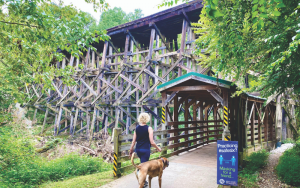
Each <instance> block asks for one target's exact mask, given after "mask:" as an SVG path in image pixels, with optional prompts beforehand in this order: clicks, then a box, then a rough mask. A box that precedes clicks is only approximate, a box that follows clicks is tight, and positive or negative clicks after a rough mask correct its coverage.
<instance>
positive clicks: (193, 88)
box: [166, 85, 217, 91]
mask: <svg viewBox="0 0 300 188" xmlns="http://www.w3.org/2000/svg"><path fill="white" fill-rule="evenodd" d="M213 89H217V87H216V86H214V85H200V86H177V87H171V88H169V89H166V91H203V90H213Z"/></svg>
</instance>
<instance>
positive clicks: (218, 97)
mask: <svg viewBox="0 0 300 188" xmlns="http://www.w3.org/2000/svg"><path fill="white" fill-rule="evenodd" d="M207 91H208V92H209V93H210V94H211V96H213V97H214V98H215V99H216V100H217V101H218V102H219V103H221V105H223V99H222V97H221V96H220V95H219V94H218V93H217V92H215V90H207ZM227 100H228V99H227ZM227 106H228V105H227Z"/></svg>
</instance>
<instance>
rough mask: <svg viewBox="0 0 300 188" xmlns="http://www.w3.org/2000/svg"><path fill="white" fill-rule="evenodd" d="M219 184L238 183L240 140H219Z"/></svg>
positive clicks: (232, 184)
mask: <svg viewBox="0 0 300 188" xmlns="http://www.w3.org/2000/svg"><path fill="white" fill-rule="evenodd" d="M217 144H218V148H217V150H218V165H217V167H218V170H217V173H218V174H217V184H220V185H231V186H237V185H238V142H237V141H221V140H218V142H217Z"/></svg>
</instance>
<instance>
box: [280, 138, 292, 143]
mask: <svg viewBox="0 0 300 188" xmlns="http://www.w3.org/2000/svg"><path fill="white" fill-rule="evenodd" d="M288 143H292V144H294V143H295V141H294V140H293V139H291V138H287V139H286V140H283V141H282V144H288Z"/></svg>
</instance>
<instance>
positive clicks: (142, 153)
mask: <svg viewBox="0 0 300 188" xmlns="http://www.w3.org/2000/svg"><path fill="white" fill-rule="evenodd" d="M136 153H137V155H138V157H139V158H140V160H141V163H144V162H147V161H149V158H150V149H149V150H148V149H139V150H136Z"/></svg>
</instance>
